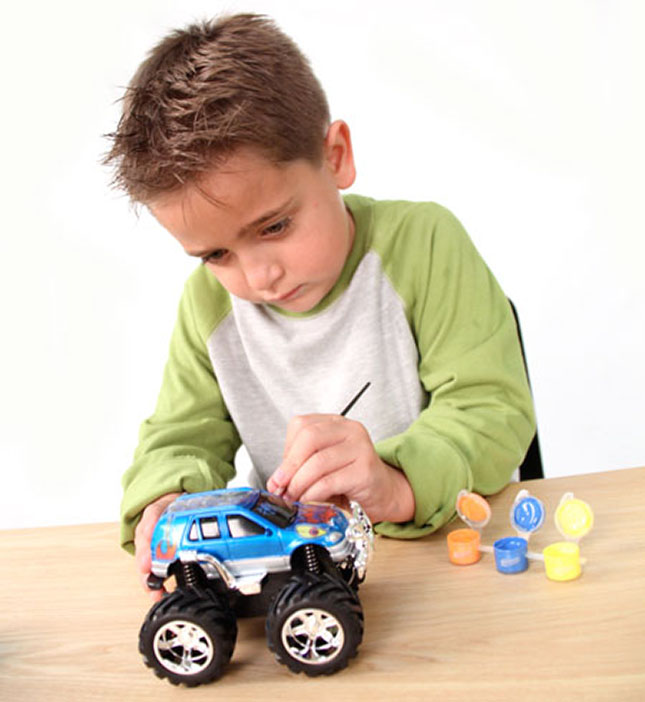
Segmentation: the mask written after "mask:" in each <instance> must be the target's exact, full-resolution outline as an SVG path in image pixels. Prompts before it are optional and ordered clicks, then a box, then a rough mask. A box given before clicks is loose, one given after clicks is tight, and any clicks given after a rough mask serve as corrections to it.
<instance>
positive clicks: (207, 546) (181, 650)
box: [139, 488, 373, 685]
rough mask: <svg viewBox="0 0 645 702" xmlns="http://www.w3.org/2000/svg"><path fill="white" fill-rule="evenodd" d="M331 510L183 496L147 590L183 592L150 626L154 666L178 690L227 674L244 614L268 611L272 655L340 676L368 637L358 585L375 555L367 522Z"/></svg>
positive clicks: (240, 493) (161, 606)
mask: <svg viewBox="0 0 645 702" xmlns="http://www.w3.org/2000/svg"><path fill="white" fill-rule="evenodd" d="M351 508H352V514H349V513H347V512H345V511H344V510H341V509H340V508H338V507H335V506H333V505H329V504H306V503H298V502H296V503H293V504H291V503H289V502H287V501H285V500H284V499H282V498H281V497H277V496H276V495H273V494H271V493H268V492H265V491H262V490H255V489H251V488H237V489H226V490H214V491H212V492H203V493H196V494H191V495H183V496H182V497H179V498H177V499H176V500H175V501H174V502H173V503H172V504H170V505H169V506H168V508H167V509H166V510H165V512H164V513H163V515H162V516H161V518H160V519H159V522H158V523H157V526H156V528H155V531H154V534H153V538H152V543H151V549H152V573H151V575H150V577H149V579H148V584H149V585H150V586H151V587H152V588H157V589H160V588H161V587H162V586H163V583H164V581H165V580H166V578H168V577H170V576H175V579H176V582H177V587H176V589H175V590H174V592H172V593H171V594H169V595H166V596H165V597H164V598H163V599H162V600H161V602H158V603H157V604H155V605H154V606H153V607H152V609H151V610H150V611H149V612H148V615H147V617H146V619H145V621H144V623H143V626H142V627H141V632H140V635H139V650H140V651H141V653H142V655H143V658H144V661H145V663H146V665H148V666H150V667H151V668H153V669H154V671H155V673H156V674H157V675H158V676H159V677H165V678H167V679H168V680H169V681H170V682H171V683H174V684H178V683H185V684H187V685H199V684H201V683H205V682H210V681H212V680H214V679H215V678H217V677H218V676H219V675H220V673H221V672H222V670H223V668H224V666H225V665H226V664H227V663H228V661H229V659H230V658H231V655H232V653H233V648H234V646H235V640H236V637H237V623H236V621H237V620H236V617H237V616H245V615H246V616H248V615H251V616H252V615H257V614H261V613H266V615H267V618H266V635H267V641H268V645H269V648H270V649H271V650H272V651H273V652H274V654H275V656H276V658H277V660H278V661H279V662H280V663H283V664H285V665H286V666H288V667H289V668H290V669H291V670H293V671H294V672H301V671H303V672H305V673H306V674H307V675H320V674H329V673H333V672H335V671H337V670H339V669H341V668H343V667H345V666H346V665H347V662H348V660H349V659H350V658H351V657H352V656H354V655H356V651H357V648H358V645H359V644H360V642H361V639H362V635H363V612H362V608H361V604H360V601H359V599H358V595H357V589H358V584H359V583H360V582H362V580H363V579H364V577H365V571H366V567H367V563H368V560H369V557H370V555H371V550H372V542H373V533H372V527H371V524H370V522H369V519H368V518H367V516H366V515H365V513H364V512H363V510H362V509H361V508H360V506H359V505H358V504H357V503H352V505H351Z"/></svg>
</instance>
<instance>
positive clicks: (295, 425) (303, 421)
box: [282, 414, 334, 459]
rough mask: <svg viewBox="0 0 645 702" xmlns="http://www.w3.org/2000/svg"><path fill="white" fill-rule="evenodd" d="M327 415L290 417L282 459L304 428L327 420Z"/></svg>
mask: <svg viewBox="0 0 645 702" xmlns="http://www.w3.org/2000/svg"><path fill="white" fill-rule="evenodd" d="M330 416H334V415H329V414H300V415H298V416H296V417H292V418H291V420H290V421H289V424H288V425H287V435H286V437H285V440H284V451H283V454H282V457H283V459H284V458H286V456H287V454H288V453H289V451H290V450H291V446H292V445H293V442H294V439H295V438H296V435H297V434H298V433H299V432H300V431H301V430H302V429H304V428H305V427H307V426H309V425H311V424H316V423H317V422H324V421H325V420H327V419H329V417H330Z"/></svg>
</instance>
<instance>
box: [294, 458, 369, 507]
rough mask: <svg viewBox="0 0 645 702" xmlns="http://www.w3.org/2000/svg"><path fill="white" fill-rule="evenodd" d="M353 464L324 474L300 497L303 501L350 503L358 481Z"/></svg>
mask: <svg viewBox="0 0 645 702" xmlns="http://www.w3.org/2000/svg"><path fill="white" fill-rule="evenodd" d="M353 467H354V465H353V464H349V465H347V466H345V467H344V468H341V469H340V470H336V471H333V472H331V473H328V474H326V475H323V476H322V477H321V478H320V480H317V481H316V482H314V483H313V484H312V485H310V486H309V487H308V488H307V490H306V491H305V492H304V493H303V494H302V496H301V497H300V498H299V499H300V501H301V502H338V501H339V500H340V499H342V501H343V503H344V504H346V505H348V504H349V499H348V496H349V497H352V499H354V494H355V492H356V481H355V478H354V476H353Z"/></svg>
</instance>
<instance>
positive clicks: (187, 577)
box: [181, 563, 200, 587]
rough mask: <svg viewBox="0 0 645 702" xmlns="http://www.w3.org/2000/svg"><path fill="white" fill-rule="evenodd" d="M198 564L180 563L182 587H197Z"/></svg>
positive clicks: (198, 583) (198, 579)
mask: <svg viewBox="0 0 645 702" xmlns="http://www.w3.org/2000/svg"><path fill="white" fill-rule="evenodd" d="M199 570H200V569H199V566H198V565H196V564H195V563H182V564H181V574H182V580H183V583H181V585H182V587H199V585H200V578H199V575H200V573H199Z"/></svg>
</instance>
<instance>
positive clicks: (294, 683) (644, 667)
mask: <svg viewBox="0 0 645 702" xmlns="http://www.w3.org/2000/svg"><path fill="white" fill-rule="evenodd" d="M520 487H523V488H524V487H526V488H528V489H529V490H530V491H531V493H532V494H534V495H535V496H537V497H540V498H541V499H542V500H543V501H544V503H545V506H546V508H547V521H546V522H545V525H544V526H543V528H542V530H541V531H539V532H538V533H537V534H536V535H535V536H534V537H533V538H532V539H531V544H530V547H531V550H540V549H541V548H542V547H543V546H545V545H547V544H549V543H552V542H553V541H558V540H560V537H559V534H558V533H557V532H556V529H555V526H554V524H553V512H554V509H555V507H556V506H557V503H558V501H559V499H560V497H561V495H562V494H563V493H564V492H567V491H573V492H574V493H575V495H576V497H579V498H581V499H583V500H585V501H587V502H589V503H590V504H591V505H592V507H593V509H594V513H595V516H596V523H595V527H594V529H593V531H592V532H591V533H590V534H589V535H588V536H587V537H586V538H585V539H584V541H583V542H582V544H581V550H582V554H583V556H585V557H586V558H587V559H588V562H587V565H586V567H585V570H584V573H583V575H582V577H581V578H580V579H578V580H576V581H572V582H567V583H556V582H552V581H550V580H547V578H546V577H545V575H544V571H543V568H542V566H541V564H539V563H533V564H532V565H531V567H530V569H529V570H528V571H527V572H525V573H522V574H518V575H502V574H500V573H498V572H497V571H496V569H495V566H494V563H493V557H492V556H491V555H488V554H485V555H484V557H483V559H482V560H481V561H480V562H479V563H478V564H476V565H473V566H453V565H451V564H450V563H449V561H448V559H447V552H446V544H445V536H446V533H447V531H448V530H450V529H454V528H457V527H459V526H462V525H461V524H459V523H457V522H454V523H453V524H451V525H450V526H449V527H448V528H446V529H444V530H442V531H441V532H439V533H437V534H434V535H432V536H429V537H427V538H424V539H421V540H418V541H412V542H405V541H394V540H388V539H384V538H378V539H377V541H376V551H375V554H374V558H373V560H372V563H371V565H370V570H369V572H368V577H367V580H366V582H365V583H364V585H363V586H362V587H361V600H362V603H363V608H364V611H365V623H366V626H365V638H364V640H363V644H362V645H361V648H360V649H359V655H358V657H357V658H356V659H355V660H354V661H352V662H351V663H350V666H349V667H348V668H347V669H346V670H344V671H342V672H340V673H338V674H336V675H334V676H331V677H326V678H322V679H321V678H316V679H313V678H307V677H305V676H303V675H294V674H292V673H290V672H289V671H288V670H287V669H286V668H284V667H283V666H280V665H278V664H277V663H276V662H275V660H274V659H273V657H272V655H271V654H270V653H269V651H268V649H267V647H266V643H265V639H264V628H263V627H264V622H263V620H262V619H257V618H256V619H247V620H242V621H240V623H239V636H238V643H237V647H236V650H235V652H234V654H233V659H232V662H231V665H230V667H229V668H228V669H227V672H226V673H225V674H224V676H223V677H222V678H221V679H220V680H219V681H218V682H215V683H213V684H211V685H206V686H202V687H199V688H193V689H187V688H184V687H179V688H176V687H173V686H171V685H170V684H169V683H168V682H166V681H162V680H158V679H157V678H155V676H154V675H153V674H152V672H151V671H150V670H148V669H147V668H145V667H144V665H143V663H142V662H141V660H140V657H139V654H138V652H137V636H138V630H139V626H140V625H141V622H142V621H143V618H144V616H145V614H146V611H147V609H148V607H149V602H148V598H147V596H146V595H145V594H144V593H143V592H140V591H139V589H138V588H139V586H138V583H137V580H136V578H135V572H134V565H133V559H132V558H131V557H130V556H128V555H127V554H125V553H124V552H122V551H121V550H120V549H119V547H118V546H117V541H118V540H117V525H116V524H94V525H84V526H75V527H55V528H49V529H22V530H16V531H2V532H0V544H1V549H0V553H1V554H2V562H3V564H2V576H3V578H2V579H3V592H2V599H1V604H0V700H7V702H9V701H11V702H14V701H15V702H18V701H21V700H27V701H29V702H41V701H45V700H47V701H48V702H50V701H56V700H64V701H65V702H74V701H76V700H118V701H119V702H131V701H136V700H155V701H157V700H178V699H182V700H191V701H192V700H213V699H220V700H227V702H228V701H231V700H254V701H257V700H269V699H280V700H284V701H289V700H317V699H320V700H323V699H324V700H334V699H336V700H353V699H356V700H359V699H360V700H369V702H373V701H374V700H400V701H401V702H404V701H406V700H417V699H418V700H421V699H423V700H442V701H443V700H477V701H478V702H481V701H482V700H494V701H495V702H499V701H500V700H502V701H503V700H540V701H543V700H547V701H548V702H555V701H556V700H566V701H567V702H568V701H569V700H573V701H577V700H584V701H587V700H608V701H609V700H610V701H611V702H617V701H619V702H628V701H630V700H638V701H639V702H640V701H642V700H645V520H644V517H645V513H644V506H645V468H635V469H630V470H622V471H613V472H608V473H597V474H593V475H585V476H576V477H569V478H558V479H550V480H536V481H530V482H526V483H522V484H521V486H520V485H519V484H514V485H511V486H509V487H508V488H507V489H506V490H504V491H503V492H502V493H500V494H499V495H497V496H495V497H493V498H491V500H490V502H491V505H492V508H493V518H492V520H491V523H490V524H489V526H488V527H487V528H486V530H485V532H484V538H483V542H484V543H492V542H493V541H494V540H495V539H496V538H499V537H501V536H507V535H511V533H512V530H511V528H510V525H509V520H508V514H509V509H510V505H511V504H512V502H513V499H514V497H515V495H516V493H517V492H518V490H519V489H520Z"/></svg>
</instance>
